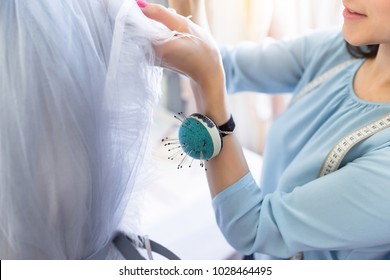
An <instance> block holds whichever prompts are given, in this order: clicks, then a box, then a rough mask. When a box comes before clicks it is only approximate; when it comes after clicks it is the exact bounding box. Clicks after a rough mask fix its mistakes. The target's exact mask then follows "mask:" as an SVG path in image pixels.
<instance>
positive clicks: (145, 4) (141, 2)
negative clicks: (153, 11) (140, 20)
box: [137, 0, 149, 8]
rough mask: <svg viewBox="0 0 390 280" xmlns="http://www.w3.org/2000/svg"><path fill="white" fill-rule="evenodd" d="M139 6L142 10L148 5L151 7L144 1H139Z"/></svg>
mask: <svg viewBox="0 0 390 280" xmlns="http://www.w3.org/2000/svg"><path fill="white" fill-rule="evenodd" d="M137 4H138V6H139V7H140V8H145V7H146V6H147V5H149V3H148V2H146V1H144V0H137Z"/></svg>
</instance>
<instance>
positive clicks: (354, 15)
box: [343, 8, 367, 19]
mask: <svg viewBox="0 0 390 280" xmlns="http://www.w3.org/2000/svg"><path fill="white" fill-rule="evenodd" d="M343 16H344V18H345V19H362V18H366V17H367V16H366V15H364V14H360V13H358V12H355V11H354V10H351V9H349V8H345V9H344V11H343Z"/></svg>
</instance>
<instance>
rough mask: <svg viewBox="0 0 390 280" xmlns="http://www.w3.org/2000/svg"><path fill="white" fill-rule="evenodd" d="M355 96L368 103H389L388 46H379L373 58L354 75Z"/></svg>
mask: <svg viewBox="0 0 390 280" xmlns="http://www.w3.org/2000/svg"><path fill="white" fill-rule="evenodd" d="M354 88H355V93H356V95H357V96H358V97H359V98H361V99H363V100H365V101H368V102H386V103H387V102H390V45H380V46H379V49H378V54H377V55H376V57H375V58H370V59H367V60H366V61H365V62H364V63H363V65H362V67H361V68H360V69H359V70H358V72H357V73H356V77H355V81H354Z"/></svg>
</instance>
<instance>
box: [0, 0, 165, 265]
mask: <svg viewBox="0 0 390 280" xmlns="http://www.w3.org/2000/svg"><path fill="white" fill-rule="evenodd" d="M170 36H172V34H171V33H170V32H169V31H168V30H166V29H164V28H163V27H162V26H160V25H157V24H156V23H152V22H151V21H150V20H148V19H146V18H145V17H144V15H143V14H142V12H141V11H140V9H139V8H138V6H137V5H136V3H135V1H133V0H112V1H110V0H1V1H0V135H1V136H0V259H83V258H87V257H88V256H90V255H91V254H94V253H95V252H96V251H98V250H99V249H100V248H102V247H103V246H104V245H105V244H106V243H107V242H108V241H109V239H110V238H111V236H112V234H113V232H115V230H117V228H118V226H119V224H120V222H121V219H122V217H123V215H124V210H125V208H126V206H127V202H128V200H129V196H130V193H131V191H132V189H133V187H134V182H135V179H136V178H137V174H138V173H139V171H140V166H141V164H142V161H143V159H144V154H145V149H146V146H147V143H148V142H147V139H148V131H149V127H150V124H151V119H152V110H153V107H154V105H155V104H156V102H157V100H158V97H159V86H160V78H161V71H160V69H157V68H155V67H153V66H152V65H153V64H154V57H153V49H152V43H154V42H159V41H161V40H166V39H169V38H170ZM107 257H108V258H109V256H107ZM111 257H112V256H111Z"/></svg>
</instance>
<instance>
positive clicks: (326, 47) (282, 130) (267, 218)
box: [138, 0, 390, 259]
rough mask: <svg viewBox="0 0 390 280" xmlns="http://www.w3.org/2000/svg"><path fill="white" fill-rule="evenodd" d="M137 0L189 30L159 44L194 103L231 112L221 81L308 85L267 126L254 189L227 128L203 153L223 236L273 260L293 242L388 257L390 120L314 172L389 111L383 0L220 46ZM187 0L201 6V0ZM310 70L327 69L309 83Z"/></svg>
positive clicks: (357, 0) (295, 249) (315, 252)
mask: <svg viewBox="0 0 390 280" xmlns="http://www.w3.org/2000/svg"><path fill="white" fill-rule="evenodd" d="M173 2H174V1H173ZM181 2H183V1H181ZM138 3H139V5H140V6H141V7H142V10H143V12H144V14H145V15H146V16H148V17H149V18H151V19H153V20H156V21H159V22H161V23H163V24H164V25H166V26H167V27H168V28H170V29H171V30H176V31H180V32H183V33H188V34H190V35H189V36H188V37H189V38H181V39H179V40H176V41H173V42H169V43H167V44H165V45H162V46H158V47H156V52H157V54H158V55H159V56H160V57H161V58H162V63H163V66H165V67H168V68H171V69H174V70H176V71H178V72H181V73H184V74H185V75H187V76H188V77H190V78H191V81H192V84H193V89H194V92H195V95H196V99H197V106H198V110H199V112H200V113H202V114H205V115H207V116H208V117H210V118H211V119H212V120H213V121H214V122H215V123H216V124H217V125H218V126H220V125H223V124H225V123H226V122H227V121H228V120H229V118H230V113H229V109H228V107H227V105H226V98H225V96H226V88H227V90H228V91H239V90H252V91H259V92H268V93H273V92H294V94H295V95H298V93H299V92H302V91H303V90H304V91H305V92H306V94H303V95H304V96H302V97H301V98H299V100H296V102H295V103H294V104H293V105H292V106H291V107H290V108H289V109H287V110H286V111H285V112H284V114H283V115H282V116H281V117H280V118H279V119H278V120H277V121H276V122H275V123H274V125H273V128H272V129H271V131H270V132H269V136H268V141H267V144H266V149H265V156H264V169H263V178H262V181H261V188H259V187H257V186H256V184H255V181H254V180H253V178H252V176H251V174H250V173H249V171H248V167H247V164H246V162H245V158H244V156H243V154H242V151H241V146H240V144H239V143H238V141H237V138H236V136H235V135H234V133H233V134H229V135H227V136H226V137H224V138H223V148H222V150H221V152H220V154H219V155H218V156H217V157H215V158H213V159H211V160H210V161H209V162H208V163H207V177H208V182H209V187H210V191H211V194H212V196H213V206H214V209H215V212H216V217H217V221H218V224H219V226H220V228H221V230H222V232H223V233H224V235H225V237H226V239H227V240H228V241H229V242H230V243H231V244H232V245H233V246H234V247H235V248H237V250H239V251H240V252H242V253H244V254H252V253H260V254H265V255H269V256H270V257H271V258H273V259H278V258H282V259H286V258H291V257H293V256H294V255H296V254H298V253H300V252H303V258H304V259H390V216H389V215H388V214H387V213H389V211H390V203H389V200H390V188H389V182H390V173H389V172H388V166H389V165H390V147H389V145H390V129H387V128H386V129H381V130H380V131H378V132H376V133H375V134H373V135H372V136H371V137H368V138H367V139H365V140H364V141H362V142H360V143H358V144H357V145H355V146H353V147H352V148H351V149H350V150H349V151H348V152H347V153H346V156H345V158H344V159H343V161H342V162H341V165H340V166H339V168H338V170H336V171H334V172H332V173H330V174H327V175H325V176H322V175H323V174H320V175H321V176H320V177H318V174H319V172H320V170H321V166H322V165H323V162H324V160H325V159H326V157H327V154H328V153H329V152H330V151H332V148H333V146H334V145H335V144H337V143H338V142H339V141H340V140H341V139H343V138H344V137H346V136H348V135H350V134H351V133H352V132H354V131H356V130H358V129H361V128H364V127H366V126H367V125H369V124H371V123H372V122H375V121H377V120H378V119H382V120H383V118H385V120H384V121H383V122H385V123H387V122H390V120H389V119H388V114H389V113H390V69H389V65H390V63H389V62H390V28H388V26H390V25H389V22H390V17H389V14H390V3H389V2H388V1H383V0H375V1H370V2H367V1H361V0H350V1H344V6H345V10H344V12H343V15H344V25H343V28H342V32H340V31H339V30H332V31H326V32H321V33H314V34H311V35H308V36H305V37H302V38H299V39H295V40H290V41H275V42H272V43H269V44H267V45H257V44H243V45H240V46H238V47H237V48H235V49H226V48H222V49H221V53H220V52H219V50H218V48H217V47H216V44H215V43H214V41H213V40H212V38H211V37H210V35H209V34H208V33H207V32H205V31H204V30H202V29H201V28H200V27H199V26H196V25H195V24H194V23H193V22H191V21H190V20H189V19H188V18H185V17H183V16H180V15H177V14H175V13H172V11H171V10H167V9H165V8H163V7H161V6H157V5H153V4H147V3H146V2H144V1H138ZM187 4H191V5H195V6H193V8H194V9H193V11H197V10H199V8H200V6H199V5H200V4H202V1H195V0H194V1H187ZM195 16H196V17H197V18H202V16H201V15H196V14H195ZM344 40H346V41H347V42H348V46H349V47H346V43H345V41H344ZM367 45H370V47H364V46H367ZM371 45H374V46H373V47H372V46H371ZM359 46H361V48H359ZM348 49H351V50H352V54H351V53H350V52H349V51H348ZM220 54H221V56H220ZM221 57H222V59H221ZM329 71H330V72H329ZM324 73H327V74H326V75H325V76H323V74H324ZM329 73H330V74H329ZM317 77H322V78H321V79H322V80H320V82H318V83H317V84H316V86H315V87H313V86H311V87H312V88H311V89H310V90H307V88H306V86H307V85H308V84H310V82H311V81H312V80H315V79H316V78H317ZM317 81H318V80H317ZM225 85H226V87H225ZM307 93H308V94H307ZM386 117H387V119H386ZM363 133H364V132H363ZM359 135H360V134H359ZM359 135H358V136H359ZM352 136H354V137H357V136H356V135H355V134H353V135H352ZM353 139H354V138H353ZM340 143H341V142H340ZM347 144H348V143H347ZM349 144H351V143H349ZM336 152H337V150H336ZM325 173H326V172H325ZM257 257H260V256H259V255H257Z"/></svg>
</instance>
